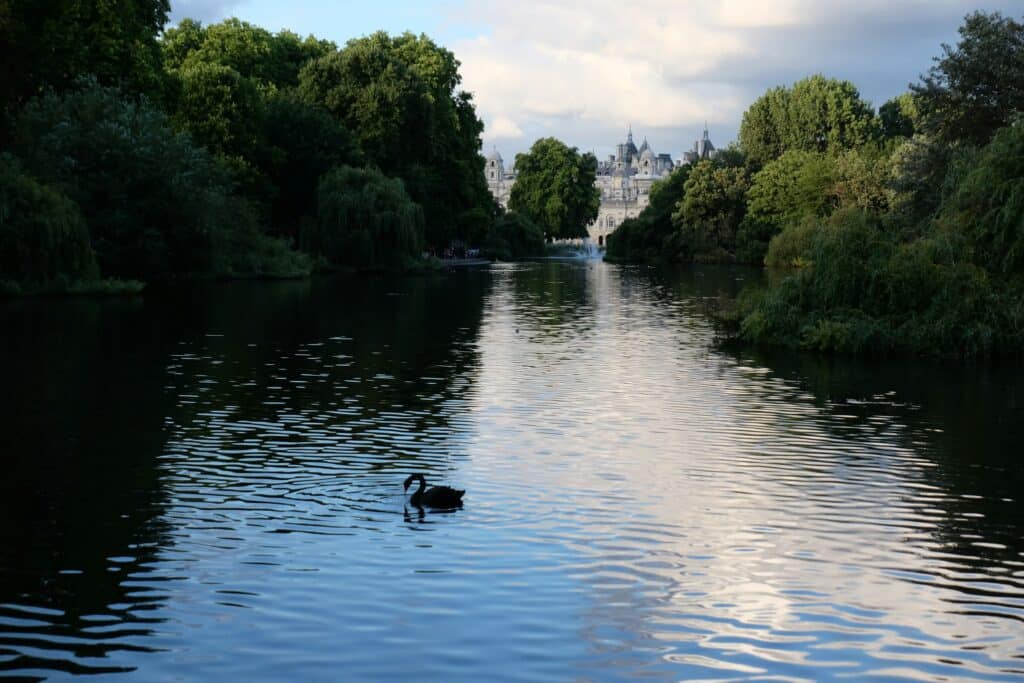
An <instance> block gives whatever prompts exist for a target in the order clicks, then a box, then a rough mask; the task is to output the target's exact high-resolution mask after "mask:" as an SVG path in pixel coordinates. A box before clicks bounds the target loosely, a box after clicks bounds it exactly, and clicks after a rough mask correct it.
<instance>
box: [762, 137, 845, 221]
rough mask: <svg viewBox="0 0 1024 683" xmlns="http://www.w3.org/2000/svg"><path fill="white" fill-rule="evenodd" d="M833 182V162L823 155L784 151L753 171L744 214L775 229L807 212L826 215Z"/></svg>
mask: <svg viewBox="0 0 1024 683" xmlns="http://www.w3.org/2000/svg"><path fill="white" fill-rule="evenodd" d="M834 182H835V169H834V165H833V163H832V160H831V159H829V158H828V157H826V156H825V155H823V154H820V153H817V152H806V151H803V150H790V151H788V152H785V153H784V154H783V155H782V156H780V157H779V158H778V159H775V160H774V161H772V162H770V163H768V164H767V165H766V166H765V167H764V168H762V169H761V170H760V171H758V172H757V173H756V174H755V175H754V177H753V181H752V182H751V185H750V190H748V192H747V218H748V219H749V220H754V221H758V222H760V223H763V224H765V225H769V226H771V228H772V231H773V232H774V233H778V232H781V231H782V229H783V228H785V227H786V226H789V225H795V224H797V223H799V222H800V221H801V220H802V219H803V217H804V216H806V215H812V216H822V215H825V214H826V213H828V209H829V208H830V207H829V196H828V195H829V190H830V189H831V188H832V186H833V183H834Z"/></svg>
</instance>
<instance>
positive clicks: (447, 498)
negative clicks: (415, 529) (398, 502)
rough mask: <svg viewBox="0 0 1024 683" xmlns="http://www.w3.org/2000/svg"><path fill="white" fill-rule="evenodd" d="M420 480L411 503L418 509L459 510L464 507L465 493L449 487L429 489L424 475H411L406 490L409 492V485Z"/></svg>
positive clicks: (406, 482)
mask: <svg viewBox="0 0 1024 683" xmlns="http://www.w3.org/2000/svg"><path fill="white" fill-rule="evenodd" d="M417 479H418V480H419V482H420V487H419V488H418V489H416V492H415V493H413V494H412V497H411V498H410V499H409V502H410V503H412V504H413V505H415V506H416V507H428V508H457V507H460V506H461V505H462V495H463V494H464V493H465V491H460V490H459V489H453V488H451V487H449V486H431V487H430V488H429V489H428V488H427V480H426V479H424V478H423V475H422V474H410V475H409V477H408V478H407V479H406V480H405V490H406V491H408V490H409V484H411V483H413V482H414V481H416V480H417Z"/></svg>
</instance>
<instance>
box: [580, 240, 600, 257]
mask: <svg viewBox="0 0 1024 683" xmlns="http://www.w3.org/2000/svg"><path fill="white" fill-rule="evenodd" d="M576 255H577V258H581V259H587V260H588V261H597V260H600V259H602V258H604V250H603V249H601V248H600V247H599V246H597V245H596V244H594V242H593V240H591V239H590V238H589V237H584V238H583V243H582V244H581V245H580V248H579V250H578V251H577V252H576Z"/></svg>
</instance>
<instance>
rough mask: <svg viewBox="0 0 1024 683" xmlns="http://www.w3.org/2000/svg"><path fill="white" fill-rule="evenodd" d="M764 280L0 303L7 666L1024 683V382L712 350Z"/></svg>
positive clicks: (18, 671) (616, 279)
mask: <svg viewBox="0 0 1024 683" xmlns="http://www.w3.org/2000/svg"><path fill="white" fill-rule="evenodd" d="M759 278H760V273H758V272H757V271H754V270H746V269H735V268H728V267H721V266H718V267H713V266H706V267H696V266H695V267H689V268H679V269H675V270H654V269H646V268H628V267H618V266H613V265H610V264H605V263H601V262H598V261H577V262H559V261H548V262H538V263H524V264H513V265H495V266H492V267H489V268H483V269H471V270H461V271H458V272H451V273H446V274H437V275H426V276H418V277H406V278H397V277H395V278H391V277H383V276H381V277H373V278H361V279H355V278H343V277H342V278H332V279H318V280H313V281H298V282H277V283H256V282H242V283H232V284H220V285H201V286H200V285H197V286H195V287H192V288H184V289H181V290H177V291H173V292H159V291H153V292H149V293H147V294H146V295H145V296H144V297H137V298H127V299H110V300H89V299H79V300H60V299H37V300H18V301H7V302H2V303H0V328H2V330H3V332H2V334H0V378H2V382H3V383H2V386H3V389H4V391H3V392H0V395H2V398H0V433H2V434H3V435H4V440H3V444H4V447H3V457H4V474H3V477H2V478H0V512H2V514H3V515H4V523H3V524H2V526H0V529H2V531H0V677H4V676H15V677H19V678H21V679H25V680H41V679H58V680H59V679H64V678H68V677H75V676H85V675H94V676H95V675H98V676H99V678H103V679H109V680H113V681H124V682H125V683H130V682H131V681H147V682H149V681H170V680H174V681H210V680H217V681H228V680H245V681H260V680H302V681H335V680H389V679H397V678H412V679H417V678H419V679H427V678H436V679H439V680H445V681H484V680H487V681H492V680H493V681H499V680H531V681H533V680H536V681H543V680H550V681H569V680H579V681H615V680H632V679H644V680H654V681H676V680H735V679H747V678H753V677H761V678H764V679H771V680H832V679H851V678H852V679H866V678H870V679H872V680H930V681H940V680H954V679H955V680H985V681H996V680H1021V678H1022V677H1024V507H1022V500H1021V497H1022V496H1024V462H1022V458H1021V452H1022V449H1021V446H1020V444H1021V443H1022V442H1024V371H1022V370H1021V369H1019V368H1013V367H1000V366H995V365H990V364H976V365H963V364H943V363H935V362H925V361H913V362H909V361H904V360H900V361H884V362H883V361H867V360H856V359H837V358H821V357H815V356H808V355H800V354H794V353H788V352H771V353H768V352H761V351H754V350H749V349H746V350H744V349H740V350H737V349H728V348H723V347H721V346H720V345H718V344H716V339H715V331H714V329H713V327H712V325H711V324H710V323H709V321H708V319H707V317H706V314H705V311H706V310H707V305H708V302H709V301H710V300H711V299H712V298H713V297H716V296H717V295H719V294H720V293H726V294H735V293H736V292H737V291H739V289H740V288H742V287H743V286H745V285H748V284H749V283H754V282H756V281H757V280H758V279H759ZM413 472H423V473H424V474H425V475H426V477H427V479H428V481H429V482H430V483H447V484H451V485H454V486H457V487H458V488H464V489H466V490H467V493H466V497H465V505H464V507H463V508H462V509H460V510H456V511H453V512H432V511H429V510H427V511H425V512H421V511H419V510H417V509H416V508H412V507H410V506H408V504H407V503H406V498H405V494H404V493H403V490H402V481H403V480H404V479H405V477H406V476H407V475H408V474H411V473H413ZM90 680H92V679H90Z"/></svg>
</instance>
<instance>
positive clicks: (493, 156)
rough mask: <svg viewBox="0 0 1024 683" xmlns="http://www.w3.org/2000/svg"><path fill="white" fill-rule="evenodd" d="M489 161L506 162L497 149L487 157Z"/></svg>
mask: <svg viewBox="0 0 1024 683" xmlns="http://www.w3.org/2000/svg"><path fill="white" fill-rule="evenodd" d="M487 161H504V159H502V158H501V155H500V154H498V149H497V148H495V149H494V151H493V152H491V154H490V156H488V157H487Z"/></svg>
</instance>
